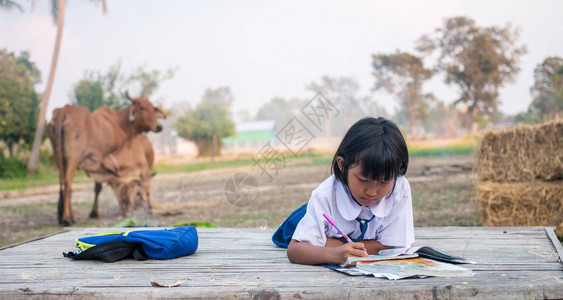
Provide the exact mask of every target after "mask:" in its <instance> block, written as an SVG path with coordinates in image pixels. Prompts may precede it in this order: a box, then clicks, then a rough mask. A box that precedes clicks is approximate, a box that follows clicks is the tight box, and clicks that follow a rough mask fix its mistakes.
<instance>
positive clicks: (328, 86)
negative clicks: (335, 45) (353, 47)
mask: <svg viewBox="0 0 563 300" xmlns="http://www.w3.org/2000/svg"><path fill="white" fill-rule="evenodd" d="M305 88H306V89H308V90H310V91H312V92H314V93H321V94H322V95H323V96H325V97H326V98H327V99H328V100H329V101H330V102H331V103H332V104H333V105H334V106H335V107H336V108H337V109H338V110H339V111H340V112H342V113H341V114H339V116H338V117H337V118H334V119H329V120H327V128H328V130H327V132H326V133H327V135H332V136H338V137H340V136H342V135H343V134H344V132H345V131H346V129H347V128H348V127H350V126H351V125H352V124H353V123H355V122H356V121H357V120H358V119H360V118H362V117H365V116H386V115H387V112H386V111H385V110H384V109H383V108H382V107H381V106H379V105H378V104H377V102H376V101H375V100H374V99H373V98H372V97H370V96H365V95H359V92H360V84H359V83H358V82H357V81H356V80H355V79H354V78H352V77H335V78H333V77H329V76H323V77H322V78H321V81H320V83H317V82H311V83H310V84H308V85H306V86H305Z"/></svg>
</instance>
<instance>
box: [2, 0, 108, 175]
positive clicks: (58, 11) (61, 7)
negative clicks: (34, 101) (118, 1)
mask: <svg viewBox="0 0 563 300" xmlns="http://www.w3.org/2000/svg"><path fill="white" fill-rule="evenodd" d="M92 1H94V2H97V3H101V4H102V8H103V11H104V13H105V12H106V2H105V0H92ZM65 6H66V0H52V1H51V14H52V16H53V21H54V22H55V23H56V24H57V37H56V38H55V47H54V50H53V58H52V59H51V68H50V70H49V77H48V79H47V87H46V88H45V92H44V93H43V100H42V101H41V108H40V111H39V117H38V120H37V129H36V131H35V137H34V139H33V147H32V149H31V156H30V157H29V162H28V164H27V171H28V173H29V175H30V176H31V177H33V175H34V173H35V171H36V170H37V169H38V168H39V147H40V146H41V141H42V138H43V133H44V132H45V114H46V112H47V106H48V105H49V97H50V96H51V90H52V89H53V82H54V80H55V71H56V69H57V61H58V59H59V51H60V49H61V41H62V35H63V28H64V13H65ZM0 8H3V9H8V10H9V9H13V8H19V9H20V10H22V9H21V6H20V5H19V4H17V3H16V2H15V1H13V0H0Z"/></svg>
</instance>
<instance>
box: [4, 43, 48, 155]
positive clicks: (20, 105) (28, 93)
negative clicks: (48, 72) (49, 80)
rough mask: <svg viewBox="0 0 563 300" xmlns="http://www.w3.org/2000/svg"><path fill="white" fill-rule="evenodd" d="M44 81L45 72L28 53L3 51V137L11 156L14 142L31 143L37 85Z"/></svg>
mask: <svg viewBox="0 0 563 300" xmlns="http://www.w3.org/2000/svg"><path fill="white" fill-rule="evenodd" d="M40 81H41V73H40V71H39V69H37V67H36V66H35V63H33V62H31V61H30V57H29V53H28V52H21V53H20V55H19V56H18V57H16V56H15V55H14V53H8V51H7V50H6V49H2V50H0V139H1V140H2V141H4V143H5V144H6V145H7V146H8V151H9V153H10V157H13V147H14V145H16V144H18V143H19V142H20V141H21V140H23V141H24V142H25V143H26V144H29V143H30V142H31V138H32V136H33V131H34V130H35V127H36V122H35V121H36V117H37V109H36V108H37V105H38V102H39V96H38V95H37V93H36V92H35V89H34V85H35V84H37V83H39V82H40Z"/></svg>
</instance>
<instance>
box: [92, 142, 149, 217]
mask: <svg viewBox="0 0 563 300" xmlns="http://www.w3.org/2000/svg"><path fill="white" fill-rule="evenodd" d="M96 161H101V163H99V164H97V165H90V166H89V170H88V171H87V173H88V175H89V176H90V177H91V178H92V179H94V180H95V181H96V182H97V183H102V182H108V183H109V185H110V186H111V187H112V189H113V191H114V193H115V196H116V197H117V200H118V202H119V207H120V208H121V214H122V216H124V217H130V216H132V215H133V209H134V204H135V199H137V198H139V200H140V203H141V204H142V206H143V207H144V208H145V212H146V213H147V214H149V213H151V212H152V208H153V207H154V203H153V201H152V198H151V196H150V191H151V188H150V179H151V177H152V176H154V175H155V174H154V173H152V167H153V163H154V150H153V148H152V144H151V142H150V141H149V140H148V138H147V137H146V136H145V135H144V134H136V135H134V136H133V137H132V138H130V139H127V140H126V141H125V142H123V144H122V145H121V146H120V147H119V148H118V149H117V150H116V151H114V152H112V153H110V154H108V155H106V156H105V157H104V158H103V159H96ZM151 173H152V174H151ZM97 211H98V193H97V194H96V196H95V198H94V205H93V207H92V212H96V214H97Z"/></svg>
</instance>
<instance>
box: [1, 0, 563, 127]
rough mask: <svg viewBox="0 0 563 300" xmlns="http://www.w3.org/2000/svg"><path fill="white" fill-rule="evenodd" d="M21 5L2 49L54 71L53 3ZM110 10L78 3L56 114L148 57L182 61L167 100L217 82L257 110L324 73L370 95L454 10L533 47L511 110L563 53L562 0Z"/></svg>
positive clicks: (71, 5)
mask: <svg viewBox="0 0 563 300" xmlns="http://www.w3.org/2000/svg"><path fill="white" fill-rule="evenodd" d="M19 2H20V3H22V5H23V8H24V12H23V13H20V12H19V11H17V10H13V11H0V48H4V47H5V48H7V49H8V51H10V52H16V53H19V52H20V51H23V50H27V51H29V52H30V54H31V60H32V61H34V62H36V64H37V66H38V68H39V69H40V70H41V72H42V79H43V83H42V84H40V85H38V86H37V90H38V91H40V92H43V91H44V89H45V83H46V81H47V76H48V73H49V67H50V64H51V57H52V52H53V46H54V41H55V34H56V26H55V24H54V23H53V21H52V18H51V15H50V12H49V4H48V3H49V2H50V1H47V0H43V1H41V0H36V1H35V2H36V4H35V8H34V10H33V11H31V2H30V1H19ZM106 3H107V8H108V12H107V13H106V14H103V13H102V8H101V6H100V5H96V4H95V3H94V2H92V1H86V0H68V1H67V8H66V12H65V29H64V35H63V41H62V49H61V53H60V57H59V64H58V66H57V72H56V76H55V84H54V87H53V91H52V95H51V99H50V102H49V106H48V108H47V119H50V116H51V113H52V111H53V109H55V108H57V107H61V106H64V105H65V104H67V103H70V97H69V94H70V93H71V91H72V87H73V85H74V84H75V83H76V82H78V81H79V80H80V79H82V78H83V76H84V72H85V71H87V70H88V71H101V72H103V73H105V72H106V71H107V70H108V69H109V67H110V66H112V65H115V64H116V63H118V62H119V61H121V64H122V70H123V71H124V72H126V73H130V72H132V71H133V70H134V69H136V68H137V67H139V66H146V68H147V69H158V70H161V71H164V70H167V69H170V68H177V71H176V74H175V76H174V78H173V79H171V80H168V81H166V82H164V83H163V84H162V85H161V87H160V88H159V90H158V91H157V92H156V93H155V95H154V96H153V97H152V100H153V101H154V102H158V103H160V104H163V105H164V107H165V108H168V109H174V108H175V107H186V106H187V105H190V106H192V107H193V106H195V105H196V104H197V103H198V102H199V101H200V100H201V97H202V95H203V93H204V91H205V89H207V88H218V87H224V86H228V87H229V88H230V89H231V92H232V94H233V96H234V98H235V101H234V104H233V111H234V112H235V115H236V113H237V112H240V111H247V112H249V113H250V114H251V115H253V114H255V112H256V111H257V110H258V108H259V107H260V106H261V105H262V104H264V103H266V102H268V101H270V100H271V99H272V98H274V97H282V98H286V99H289V98H293V97H297V98H300V99H309V98H312V97H313V96H314V94H313V92H312V91H310V90H307V89H306V88H305V86H306V85H307V84H310V83H311V82H314V81H315V82H320V78H321V77H323V76H330V77H352V78H354V79H355V80H356V81H357V82H358V83H359V84H360V86H361V94H362V95H368V94H372V93H374V92H373V91H372V90H371V89H372V87H373V85H374V77H373V75H372V67H371V56H372V55H373V54H391V53H394V52H395V51H396V50H400V51H406V52H411V53H415V50H414V45H415V41H416V40H417V39H418V38H419V37H421V36H422V35H423V34H427V33H432V32H433V31H434V30H435V29H436V28H438V27H441V26H442V24H443V22H444V20H445V19H446V18H450V17H455V16H465V17H469V18H472V19H473V20H475V21H476V24H477V25H478V26H505V25H506V24H507V23H510V24H512V25H513V26H514V27H518V28H520V30H521V32H520V33H521V35H520V39H519V40H518V42H517V44H522V43H523V44H525V45H526V46H527V48H528V53H527V54H526V55H524V56H523V57H522V58H521V62H520V63H521V64H520V66H521V72H520V73H519V75H518V76H517V78H516V82H515V83H513V84H507V85H506V86H505V87H504V88H502V89H501V91H500V100H501V105H500V110H501V111H502V112H504V113H505V114H515V113H518V112H522V111H525V110H526V109H527V108H528V105H529V104H530V102H531V96H530V92H529V90H530V87H531V86H532V85H533V70H534V68H535V67H536V66H537V65H538V64H540V63H541V62H542V61H543V60H544V59H545V58H546V57H549V56H560V57H561V56H563V39H561V36H563V18H561V11H563V1H555V0H536V1H528V0H495V1H490V0H467V1H466V0H447V1H446V0H444V1H441V0H440V1H438V0H424V1H419V0H402V1H388V0H381V1H375V0H373V1H367V0H366V1H354V0H350V1H320V0H319V1H317V0H315V1H306V0H301V1H296V0H286V1H259V0H255V1H254V0H253V1H250V0H242V1H226V0H225V1H223V0H216V1H154V0H153V1H148V0H119V1H116V0H106ZM425 90H426V91H428V92H433V93H434V94H435V95H437V97H438V99H440V100H442V101H444V102H446V103H451V102H452V101H453V100H454V99H456V97H457V90H456V88H455V87H453V86H447V85H445V84H444V83H443V75H438V76H436V77H435V78H434V79H433V80H432V81H431V82H430V83H428V84H427V85H426V87H425ZM373 97H374V98H375V99H377V100H378V101H379V103H380V104H381V105H383V106H384V107H386V108H387V109H388V110H389V111H390V112H392V111H393V109H394V107H396V104H395V102H394V100H393V99H392V98H390V97H388V96H385V94H383V93H375V94H373Z"/></svg>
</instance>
